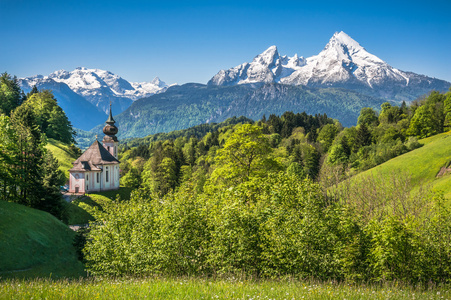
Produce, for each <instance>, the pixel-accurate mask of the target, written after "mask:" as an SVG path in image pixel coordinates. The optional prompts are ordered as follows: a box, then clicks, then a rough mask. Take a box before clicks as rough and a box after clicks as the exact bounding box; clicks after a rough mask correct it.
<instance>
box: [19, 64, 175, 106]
mask: <svg viewBox="0 0 451 300" xmlns="http://www.w3.org/2000/svg"><path fill="white" fill-rule="evenodd" d="M49 80H52V81H54V82H58V83H64V84H66V85H67V86H68V87H69V88H70V89H71V90H72V91H74V92H75V93H77V94H78V95H80V96H82V97H84V98H85V99H86V100H88V101H89V102H91V103H92V104H94V105H95V106H97V107H98V108H99V109H100V110H102V111H104V112H107V110H108V107H109V102H110V101H112V102H113V103H115V104H118V106H119V107H118V108H117V109H116V112H117V113H119V112H121V111H123V110H125V109H126V108H127V107H128V106H129V105H130V104H131V103H132V101H134V100H137V99H140V98H144V97H149V96H151V95H153V94H158V93H162V92H165V91H166V89H167V88H168V87H169V86H168V85H167V84H166V83H164V82H163V81H161V80H160V79H159V78H158V77H156V78H155V79H154V80H152V81H151V82H141V83H137V82H128V81H127V80H125V79H123V78H121V77H120V76H118V75H116V74H113V73H111V72H109V71H105V70H100V69H88V68H82V67H80V68H76V69H75V70H73V71H71V72H68V71H65V70H59V71H55V72H53V73H51V74H50V75H48V76H42V75H36V76H32V77H27V78H23V79H22V80H21V82H22V85H24V86H29V87H32V86H33V85H35V84H38V83H40V82H45V81H49Z"/></svg>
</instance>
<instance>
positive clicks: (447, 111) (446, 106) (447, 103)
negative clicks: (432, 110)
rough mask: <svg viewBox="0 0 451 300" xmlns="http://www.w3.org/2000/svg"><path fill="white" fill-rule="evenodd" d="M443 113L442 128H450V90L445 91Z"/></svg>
mask: <svg viewBox="0 0 451 300" xmlns="http://www.w3.org/2000/svg"><path fill="white" fill-rule="evenodd" d="M443 114H444V115H445V122H444V127H445V128H444V129H445V130H451V90H450V91H449V92H448V93H446V99H445V102H444V107H443Z"/></svg>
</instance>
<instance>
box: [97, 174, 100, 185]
mask: <svg viewBox="0 0 451 300" xmlns="http://www.w3.org/2000/svg"><path fill="white" fill-rule="evenodd" d="M99 182H100V173H97V183H99Z"/></svg>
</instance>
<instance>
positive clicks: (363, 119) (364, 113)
mask: <svg viewBox="0 0 451 300" xmlns="http://www.w3.org/2000/svg"><path fill="white" fill-rule="evenodd" d="M360 124H365V125H366V126H368V127H373V126H377V125H378V124H379V119H378V117H377V113H376V111H375V110H374V109H372V108H371V107H364V108H362V109H361V110H360V115H359V117H358V119H357V125H360Z"/></svg>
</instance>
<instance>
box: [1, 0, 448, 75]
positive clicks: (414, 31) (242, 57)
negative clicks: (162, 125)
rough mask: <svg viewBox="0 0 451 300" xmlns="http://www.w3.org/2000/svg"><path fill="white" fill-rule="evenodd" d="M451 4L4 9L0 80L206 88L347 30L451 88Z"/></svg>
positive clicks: (57, 4) (80, 3) (14, 0)
mask: <svg viewBox="0 0 451 300" xmlns="http://www.w3.org/2000/svg"><path fill="white" fill-rule="evenodd" d="M450 16H451V1H450V0H443V1H435V0H429V1H396V0H392V1H385V0H382V1H375V2H374V3H373V2H370V1H362V0H361V1H346V2H345V1H321V2H317V1H299V0H298V1H284V0H280V1H244V0H243V1H232V0H231V1H222V0H211V1H133V0H129V1H112V0H110V1H103V0H96V1H92V0H91V1H84V0H77V1H76V0H71V1H69V0H68V1H45V0H42V1H26V0H0V25H1V30H0V72H4V71H7V72H8V73H10V74H13V75H17V76H18V77H25V76H31V75H36V74H43V75H48V74H49V73H51V72H53V71H55V70H59V69H65V70H68V71H71V70H73V69H74V68H76V67H79V66H83V67H88V68H99V69H104V70H109V71H111V72H113V73H115V74H117V75H119V76H121V77H123V78H125V79H127V80H129V81H140V82H141V81H150V80H152V79H153V78H154V77H155V76H158V77H160V78H161V79H162V80H163V81H165V82H167V83H175V82H177V83H179V84H182V83H186V82H200V83H206V82H207V81H208V80H209V79H210V78H211V77H212V76H213V75H215V74H216V73H217V72H218V71H219V70H220V69H228V68H230V67H234V66H236V65H238V64H241V63H243V62H246V61H251V60H252V59H253V57H254V56H255V55H257V54H259V53H261V52H263V51H264V50H265V49H266V48H268V47H269V46H271V45H277V47H278V49H279V53H280V54H282V55H288V56H292V55H294V54H295V53H297V54H298V55H300V56H301V55H302V56H304V57H308V56H311V55H315V54H318V53H319V52H320V51H321V50H322V49H323V48H324V46H325V45H326V44H327V42H328V41H329V39H330V38H331V37H332V35H333V34H334V32H336V31H341V30H343V31H344V32H346V33H347V34H348V35H350V36H351V37H352V38H353V39H355V40H356V41H358V42H359V43H360V44H361V45H362V46H363V47H365V48H366V49H367V50H368V51H369V52H370V53H372V54H374V55H376V56H378V57H379V58H381V59H382V60H384V61H386V62H388V63H389V64H390V65H392V66H393V67H396V68H398V69H401V70H403V71H412V72H415V73H419V74H424V75H428V76H431V77H437V78H440V79H445V80H448V81H451V17H450Z"/></svg>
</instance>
